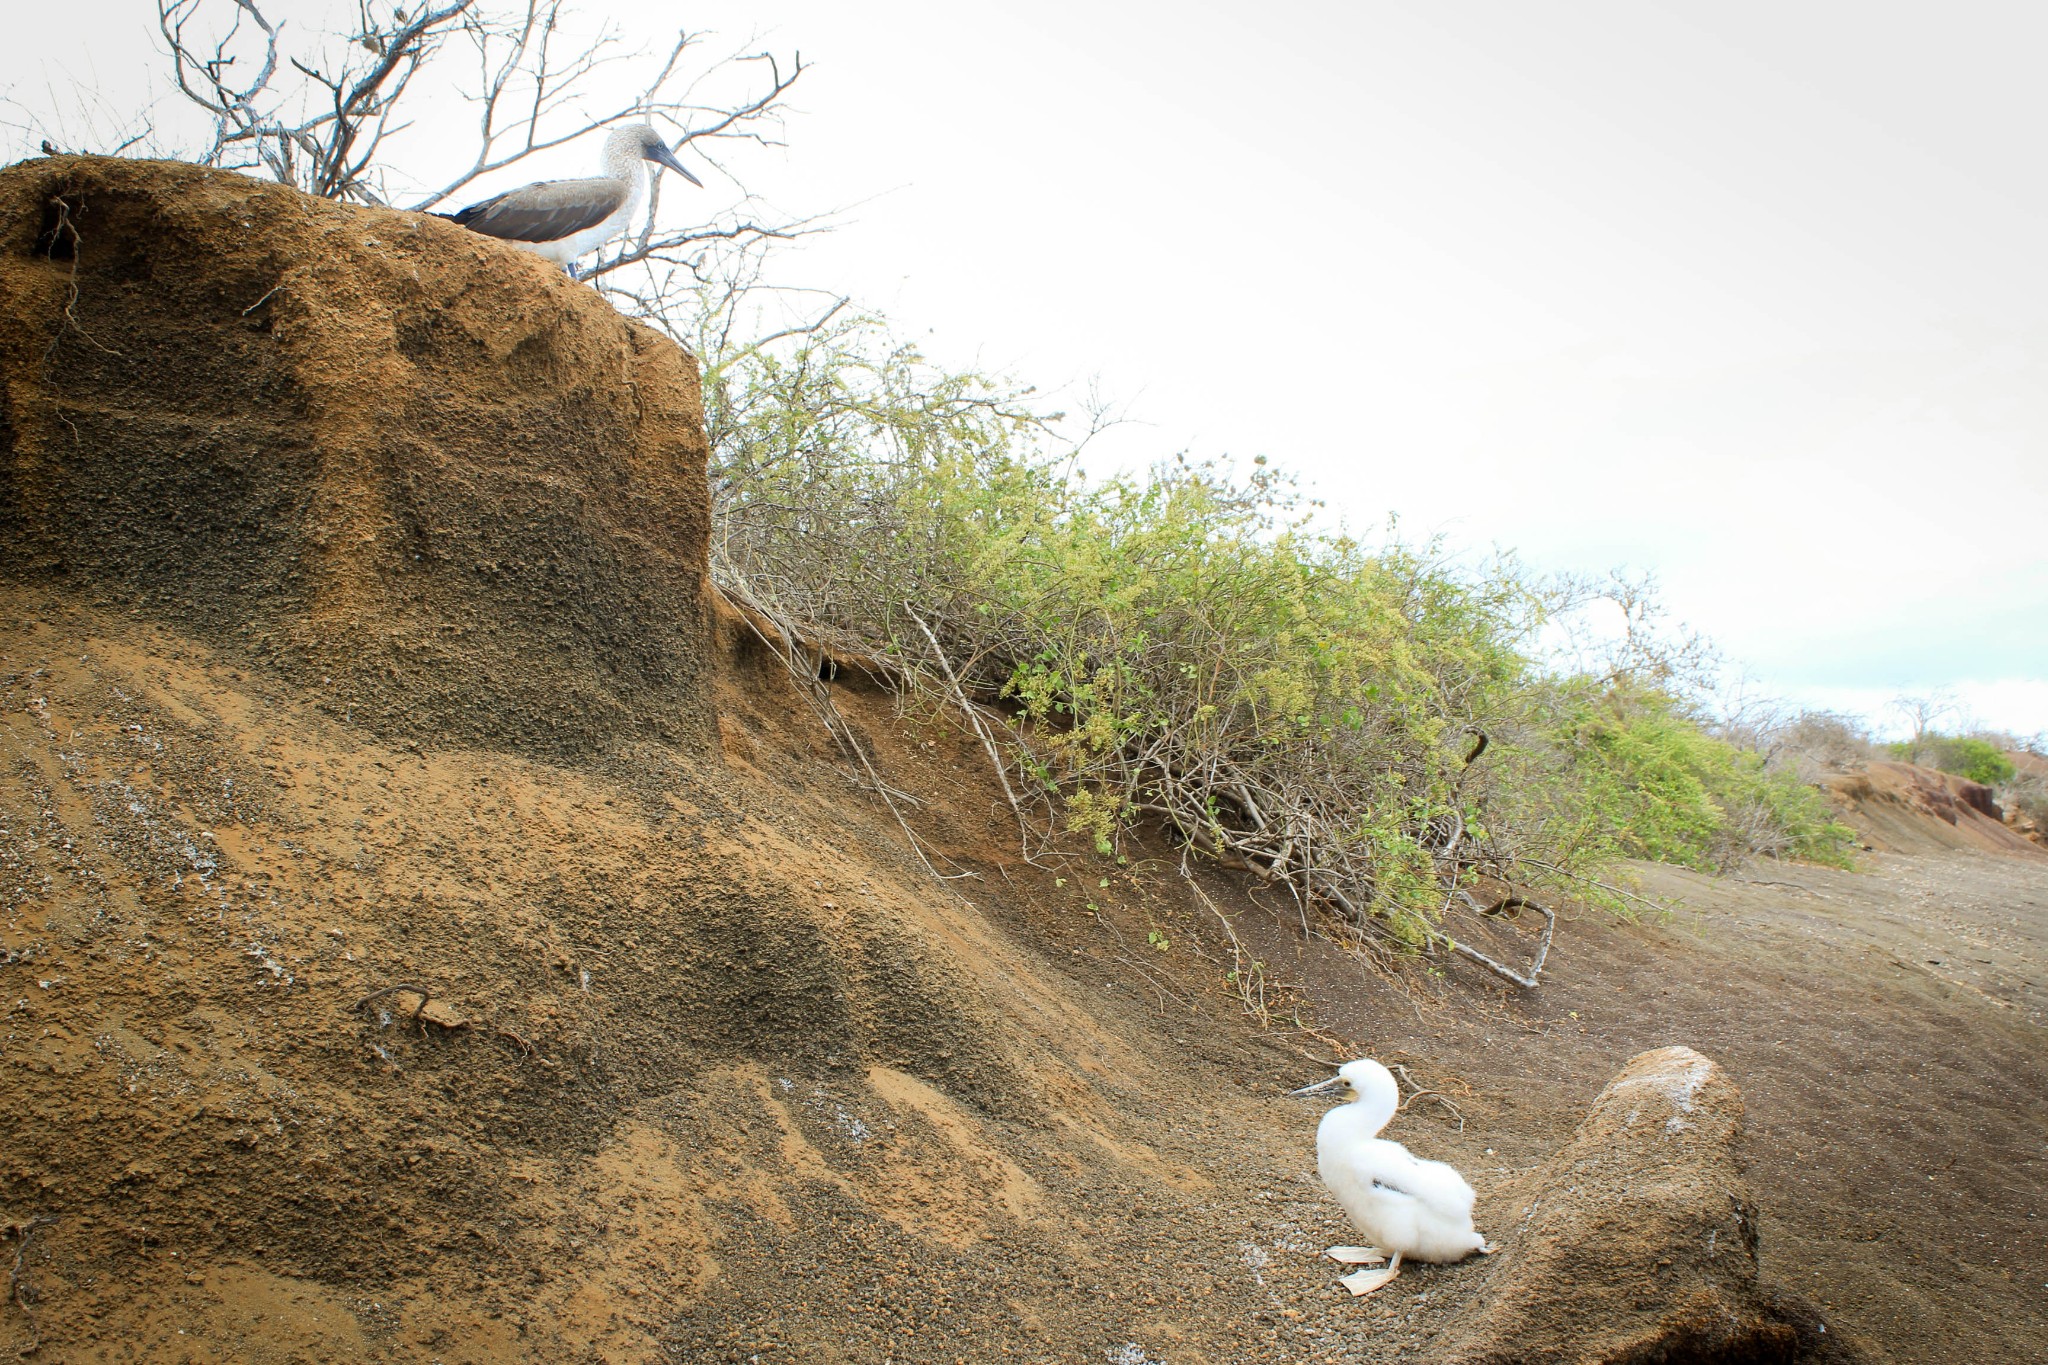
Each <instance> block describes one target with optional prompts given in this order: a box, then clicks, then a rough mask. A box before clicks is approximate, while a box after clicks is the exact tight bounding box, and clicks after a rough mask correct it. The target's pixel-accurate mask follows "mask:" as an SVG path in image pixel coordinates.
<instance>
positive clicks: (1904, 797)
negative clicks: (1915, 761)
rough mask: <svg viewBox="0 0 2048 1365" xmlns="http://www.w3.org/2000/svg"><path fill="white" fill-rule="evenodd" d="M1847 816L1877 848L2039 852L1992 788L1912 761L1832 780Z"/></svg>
mask: <svg viewBox="0 0 2048 1365" xmlns="http://www.w3.org/2000/svg"><path fill="white" fill-rule="evenodd" d="M1828 788H1829V791H1830V792H1831V793H1832V794H1833V796H1834V798H1835V801H1836V804H1837V805H1838V806H1840V807H1841V809H1842V813H1843V818H1844V819H1846V820H1847V821H1848V822H1849V823H1850V824H1851V825H1853V826H1855V828H1856V830H1857V831H1858V832H1859V833H1860V834H1862V836H1863V838H1864V842H1865V843H1866V844H1868V845H1869V846H1870V847H1872V848H1877V849H1888V850H1892V851H1895V852H1901V853H1934V852H1940V851H1943V850H1946V849H1957V848H1971V849H1982V850H1984V851H1986V852H1991V853H2019V854H2026V855H2039V854H2040V852H2041V850H2040V849H2039V848H2037V847H2035V846H2034V845H2033V844H2031V843H2030V842H2028V841H2027V840H2026V839H2025V838H2024V837H2022V836H2021V835H2019V834H2017V833H2015V832H2014V831H2013V830H2011V829H2009V828H2007V826H2006V825H2005V823H2004V819H2005V813H2004V812H2003V811H2001V810H2000V809H1999V808H1998V805H1997V803H1996V802H1994V801H1993V800H1992V796H1991V789H1990V788H1989V787H1986V786H1984V785H1983V784H1982V783H1980V782H1972V781H1970V780H1969V779H1968V778H1965V777H1957V776H1956V775H1955V774H1953V773H1944V772H1937V771H1936V770H1934V769H1932V768H1920V767H1915V766H1914V765H1912V764H1910V763H1889V762H1874V763H1871V764H1869V765H1867V766H1866V767H1865V768H1864V769H1862V770H1861V771H1858V772H1853V773H1846V774H1843V775H1841V776H1838V777H1835V778H1832V779H1831V780H1830V781H1829V784H1828Z"/></svg>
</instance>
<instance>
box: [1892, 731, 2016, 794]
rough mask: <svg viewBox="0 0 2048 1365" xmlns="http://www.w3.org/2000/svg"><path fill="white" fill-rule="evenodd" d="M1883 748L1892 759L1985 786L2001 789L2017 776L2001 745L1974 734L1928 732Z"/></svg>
mask: <svg viewBox="0 0 2048 1365" xmlns="http://www.w3.org/2000/svg"><path fill="white" fill-rule="evenodd" d="M1885 747H1886V749H1887V751H1888V752H1890V754H1891V756H1892V757H1893V758H1896V759H1900V760H1902V761H1904V762H1907V763H1918V764H1919V765H1921V766H1922V767H1925V768H1939V769H1940V770H1941V771H1943V772H1945V773H1954V774H1956V775H1957V776H1959V777H1967V778H1968V779H1970V781H1972V782H1982V783H1983V784H1984V785H1985V786H1987V787H2001V786H2004V785H2005V784H2006V783H2008V782H2010V781H2012V780H2013V779H2014V778H2015V777H2017V776H2018V775H2019V769H2018V768H2016V767H2014V766H2013V762H2012V760H2011V759H2009V758H2007V757H2006V756H2005V753H2004V748H2003V746H2001V745H1998V744H1994V743H1993V742H1992V741H1990V740H1988V739H1984V738H1981V737H1979V736H1976V735H1940V734H1932V733H1930V734H1925V735H1922V736H1920V737H1919V738H1918V739H1908V740H1900V741H1899V742H1898V743H1896V744H1890V745H1887V746H1885Z"/></svg>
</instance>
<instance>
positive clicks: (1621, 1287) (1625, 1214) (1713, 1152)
mask: <svg viewBox="0 0 2048 1365" xmlns="http://www.w3.org/2000/svg"><path fill="white" fill-rule="evenodd" d="M1741 1139H1742V1094H1741V1092H1740V1091H1739V1090H1737V1089H1736V1087H1735V1085H1734V1083H1733V1082H1732V1081H1730V1080H1729V1079H1728V1077H1727V1075H1726V1074H1725V1073H1724V1072H1723V1071H1722V1070H1721V1068H1720V1067H1718V1066H1716V1065H1715V1064H1714V1063H1713V1062H1711V1061H1709V1060H1708V1059H1707V1058H1705V1057H1702V1056H1701V1055H1700V1054H1699V1053H1697V1052H1694V1051H1693V1050H1692V1049H1691V1048H1686V1047H1667V1048H1660V1049H1657V1050H1656V1051H1653V1052H1645V1053H1642V1054H1640V1055H1639V1056H1637V1057H1635V1058H1633V1059H1632V1060H1631V1061H1630V1062H1629V1064H1628V1065H1627V1066H1626V1067H1624V1068H1623V1069H1622V1072H1621V1074H1620V1075H1619V1076H1616V1077H1615V1078H1614V1080H1613V1081H1611V1082H1610V1083H1609V1084H1608V1086H1607V1088H1606V1089H1605V1090H1603V1091H1601V1092H1600V1095H1599V1098H1597V1099H1596V1100H1594V1101H1593V1107H1592V1111H1591V1112H1590V1113H1588V1114H1587V1116H1586V1118H1585V1121H1584V1122H1583V1123H1581V1124H1580V1125H1579V1128H1578V1131H1577V1132H1576V1133H1574V1134H1573V1135H1572V1140H1571V1141H1570V1142H1569V1143H1568V1144H1566V1146H1565V1147H1564V1149H1563V1150H1562V1151H1560V1152H1559V1153H1557V1155H1555V1156H1554V1157H1552V1158H1551V1159H1550V1160H1549V1161H1548V1162H1546V1163H1545V1164H1544V1166H1543V1167H1542V1168H1541V1169H1540V1170H1539V1171H1538V1172H1537V1173H1536V1175H1535V1176H1534V1177H1533V1178H1532V1179H1529V1180H1526V1181H1525V1182H1524V1183H1523V1186H1522V1190H1523V1192H1524V1193H1523V1197H1524V1198H1526V1199H1527V1201H1528V1202H1527V1207H1526V1208H1525V1210H1524V1211H1523V1215H1522V1219H1521V1223H1520V1226H1519V1227H1518V1228H1517V1229H1516V1235H1515V1237H1514V1238H1513V1241H1512V1244H1511V1245H1510V1246H1509V1248H1508V1249H1507V1250H1505V1251H1504V1252H1502V1253H1501V1254H1500V1258H1499V1264H1498V1265H1497V1266H1495V1267H1492V1275H1491V1279H1490V1283H1488V1284H1487V1285H1486V1287H1485V1288H1484V1289H1482V1290H1481V1291H1479V1294H1478V1301H1477V1303H1476V1304H1475V1305H1474V1306H1473V1307H1472V1308H1470V1309H1468V1310H1467V1311H1466V1313H1465V1314H1464V1315H1463V1316H1462V1317H1461V1318H1460V1319H1459V1320H1457V1321H1456V1322H1454V1323H1453V1324H1452V1326H1451V1327H1450V1329H1449V1330H1448V1331H1447V1332H1446V1333H1445V1335H1444V1337H1443V1338H1441V1339H1439V1341H1438V1342H1437V1343H1436V1344H1435V1347H1434V1349H1433V1351H1432V1354H1433V1355H1434V1356H1436V1358H1438V1359H1443V1360H1447V1361H1458V1362H1466V1363H1467V1365H1511V1363H1512V1362H1519V1361H1527V1360H1541V1361H1546V1362H1554V1363H1555V1365H1616V1363H1617V1362H1629V1361H1642V1362H1648V1361H1664V1362H1681V1361H1682V1362H1688V1363H1690V1365H1714V1363H1715V1362H1729V1363H1730V1365H1747V1363H1748V1362H1754V1361H1763V1360H1770V1361H1797V1360H1816V1359H1823V1358H1825V1359H1831V1360H1844V1361H1846V1360H1852V1359H1860V1358H1861V1356H1860V1355H1859V1354H1858V1353H1856V1352H1854V1351H1853V1350H1851V1349H1848V1348H1843V1349H1841V1350H1833V1349H1828V1350H1826V1351H1825V1352H1824V1351H1823V1348H1824V1347H1826V1346H1829V1343H1827V1342H1826V1340H1825V1338H1826V1335H1827V1330H1826V1327H1825V1326H1824V1325H1823V1324H1822V1322H1821V1320H1820V1315H1819V1314H1818V1313H1817V1312H1814V1311H1813V1310H1811V1309H1809V1308H1806V1307H1804V1306H1801V1305H1797V1304H1793V1303H1790V1302H1789V1301H1788V1300H1786V1299H1784V1298H1783V1297H1782V1296H1779V1295H1775V1294H1771V1293H1768V1292H1767V1291H1765V1290H1764V1289H1763V1287H1762V1285H1761V1283H1760V1280H1759V1275H1758V1264H1757V1238H1758V1234H1757V1222H1756V1220H1757V1211H1756V1206H1755V1204H1754V1202H1753V1200H1752V1197H1751V1195H1750V1193H1749V1190H1748V1186H1747V1183H1746V1182H1745V1180H1744V1178H1743V1174H1742V1169H1743V1163H1742V1161H1741V1158H1740V1153H1739V1146H1740V1143H1741ZM1838 1335H1839V1334H1838Z"/></svg>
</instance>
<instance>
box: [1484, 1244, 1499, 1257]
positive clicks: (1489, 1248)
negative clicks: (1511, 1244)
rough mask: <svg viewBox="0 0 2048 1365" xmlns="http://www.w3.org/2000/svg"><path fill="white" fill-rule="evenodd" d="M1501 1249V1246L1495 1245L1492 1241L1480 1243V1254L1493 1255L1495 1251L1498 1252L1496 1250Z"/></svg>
mask: <svg viewBox="0 0 2048 1365" xmlns="http://www.w3.org/2000/svg"><path fill="white" fill-rule="evenodd" d="M1499 1250H1500V1248H1499V1247H1497V1246H1495V1245H1494V1244H1493V1243H1491V1242H1481V1243H1480V1244H1479V1254H1480V1255H1481V1256H1491V1255H1493V1253H1494V1252H1496V1251H1499Z"/></svg>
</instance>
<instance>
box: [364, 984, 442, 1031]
mask: <svg viewBox="0 0 2048 1365" xmlns="http://www.w3.org/2000/svg"><path fill="white" fill-rule="evenodd" d="M401 991H411V992H412V993H413V994H414V995H417V996H418V997H419V998H420V1003H419V1004H417V1005H415V1006H414V1007H413V1011H412V1020H411V1022H412V1024H413V1026H414V1027H415V1028H417V1029H419V1031H420V1032H421V1033H425V1032H426V1031H427V1028H426V1025H425V1024H422V1023H421V1022H420V1015H421V1013H422V1012H424V1011H425V1009H426V1008H427V1001H429V1000H431V999H433V998H434V997H433V996H432V995H431V994H430V993H429V992H428V990H427V988H426V987H425V986H415V985H413V984H412V983H411V982H407V981H401V982H400V983H398V984H397V985H396V986H386V987H385V988H384V989H383V990H381V991H371V992H370V993H369V994H368V995H366V996H364V997H363V998H362V999H360V1000H358V1001H356V1003H355V1008H356V1009H361V1008H362V1007H363V1006H365V1005H367V1004H369V1003H370V1002H371V1001H372V1000H382V999H383V998H384V997H385V996H387V995H397V994H398V993H399V992H401Z"/></svg>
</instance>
